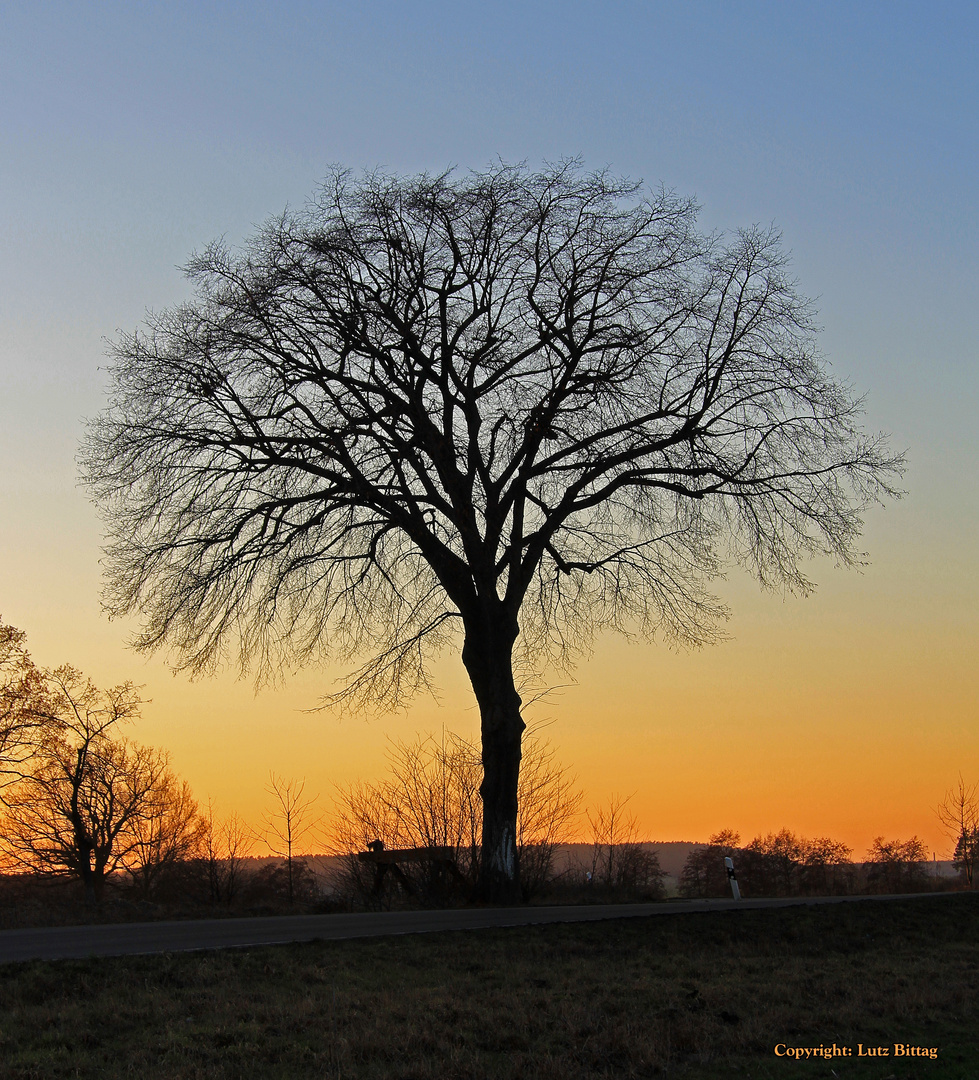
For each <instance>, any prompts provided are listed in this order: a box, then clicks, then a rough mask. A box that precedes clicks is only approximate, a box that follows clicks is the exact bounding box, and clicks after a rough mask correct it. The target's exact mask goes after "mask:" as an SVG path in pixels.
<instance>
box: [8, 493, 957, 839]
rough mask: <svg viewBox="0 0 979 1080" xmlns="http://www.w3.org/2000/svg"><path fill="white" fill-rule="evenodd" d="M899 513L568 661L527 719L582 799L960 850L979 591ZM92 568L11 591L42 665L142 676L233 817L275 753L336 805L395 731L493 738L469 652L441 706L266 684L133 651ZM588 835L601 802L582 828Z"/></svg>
mask: <svg viewBox="0 0 979 1080" xmlns="http://www.w3.org/2000/svg"><path fill="white" fill-rule="evenodd" d="M902 514H903V509H898V510H897V511H893V512H892V511H889V512H888V515H885V516H884V518H883V519H881V520H877V519H875V522H874V529H873V531H874V532H875V533H876V534H877V535H876V536H875V537H874V538H873V540H875V541H877V543H876V545H874V544H872V545H871V546H877V547H878V548H879V549H880V557H879V559H878V562H877V563H875V564H874V565H872V566H870V567H869V568H868V569H867V570H866V571H865V572H864V573H862V574H856V573H851V572H843V571H838V570H836V569H834V568H832V567H831V566H820V567H819V568H818V571H819V572H818V578H819V580H820V588H819V590H818V591H817V593H816V594H815V595H814V596H812V597H810V598H808V599H800V598H798V597H788V598H785V599H783V598H781V597H779V596H773V595H771V594H765V593H762V592H760V591H759V590H758V589H757V587H756V586H755V585H754V584H753V583H752V582H750V581H748V580H746V579H744V578H743V577H737V576H735V577H733V578H732V580H731V581H729V582H727V583H722V585H723V593H724V596H725V599H726V600H727V601H728V602H729V603H730V605H731V607H732V612H733V615H732V620H731V622H730V624H729V626H728V632H729V635H730V637H729V640H727V641H726V642H724V643H722V644H720V645H718V646H715V647H710V648H705V649H702V650H695V651H686V652H685V651H679V652H677V651H673V650H670V649H668V648H666V647H665V646H663V645H662V644H658V643H655V642H654V643H648V642H629V641H624V640H622V639H621V638H617V637H614V636H606V637H603V638H601V639H600V640H598V641H597V642H596V647H595V652H594V655H593V656H592V657H591V658H589V659H587V660H585V661H583V662H582V663H580V664H579V665H578V667H577V669H576V670H575V672H574V679H573V681H571V680H569V678H568V677H566V676H563V675H561V674H560V673H556V674H554V673H552V674H551V675H550V676H549V681H550V682H551V683H552V685H556V686H558V688H557V689H555V690H554V691H553V692H552V693H551V694H550V695H548V696H547V697H546V698H545V699H544V700H542V701H540V702H538V703H537V704H535V705H533V706H532V707H531V708H530V709H529V710H528V720H529V722H530V724H531V726H532V727H533V726H535V725H546V726H544V727H542V728H539V730H541V732H542V734H543V735H544V736H545V737H546V738H548V739H549V740H550V742H551V743H552V744H553V745H554V747H555V748H556V750H557V754H558V758H559V759H560V761H562V762H563V763H565V764H566V765H567V766H568V767H569V768H570V770H571V771H572V772H573V773H574V774H576V775H577V777H578V782H579V786H580V788H581V789H582V791H583V792H584V795H585V801H586V805H588V806H591V807H595V806H598V805H600V804H602V803H604V802H607V800H608V799H609V798H611V797H612V796H613V795H619V796H622V797H625V796H631V802H630V804H629V808H630V810H631V812H633V813H634V814H635V817H636V819H637V823H638V826H639V830H640V833H641V834H642V835H643V836H644V837H647V838H649V839H657V840H698V841H703V840H706V838H707V836H708V835H709V834H710V833H712V832H715V831H717V830H719V829H721V828H734V829H736V830H738V831H739V832H740V833H741V837H742V840H743V841H747V840H749V839H750V838H751V837H753V836H755V835H757V834H759V833H762V834H764V833H768V832H772V831H776V830H778V829H779V828H781V827H783V826H784V827H787V828H789V829H791V830H792V831H794V832H796V833H798V834H802V835H805V836H831V837H834V838H836V839H840V840H843V841H845V842H846V843H847V844H849V845H850V846H851V847H852V848H853V849H854V857H855V858H861V857H862V856H863V855H864V853H865V852H866V849H867V847H868V846H869V844H870V842H871V841H872V839H873V838H874V837H875V836H877V835H881V834H882V835H884V836H885V837H887V838H895V837H899V838H901V839H905V838H907V837H909V836H911V835H912V834H917V835H918V836H920V837H921V838H922V839H924V840H925V842H926V844H927V845H928V847H929V850H930V851H935V852H937V855H938V857H939V858H941V857H943V856H947V855H948V853H949V850H950V845H949V842H948V840H947V839H946V838H945V837H944V836H943V834H942V832H941V829H940V827H939V824H938V821H937V818H936V816H935V814H934V807H935V806H936V804H937V802H938V801H939V800H940V799H941V798H942V796H943V794H944V792H945V791H946V789H948V788H949V787H951V786H952V785H953V784H954V783H955V782H956V780H957V777H958V774H959V772H961V773H962V774H963V775H964V776H965V777H966V779H967V780H968V779H969V778H970V777H971V779H972V780H975V779H977V776H979V725H977V724H976V702H977V700H979V674H977V666H976V665H975V664H974V642H975V640H976V621H977V616H976V611H977V605H976V604H974V603H973V602H972V601H971V592H970V589H971V583H970V582H969V581H968V579H963V580H962V581H961V586H960V588H959V589H958V590H957V591H956V592H955V593H954V595H953V592H952V589H951V586H950V585H949V584H948V579H947V578H946V579H944V580H945V581H946V584H945V585H944V586H943V585H942V579H941V575H940V573H939V571H940V570H941V568H940V567H936V565H935V564H934V561H932V562H931V563H930V564H927V566H926V564H923V563H922V564H920V565H921V566H922V569H921V570H920V571H918V570H916V574H917V587H916V588H914V589H911V588H908V574H907V569H906V568H907V566H908V565H909V561H908V554H907V551H906V550H905V548H904V545H906V538H905V539H903V540H902V539H901V538H900V535H899V534H900V532H901V529H900V528H897V529H892V533H893V535H890V534H888V533H887V531H886V530H885V529H884V522H885V521H886V523H887V525H888V527H889V528H891V526H892V522H893V521H895V520H896V522H897V524H898V525H900V520H901V517H902ZM915 554H916V553H914V552H912V560H913V557H914V555H915ZM955 557H956V556H955V554H954V552H950V553H949V556H948V558H949V559H952V560H954V558H955ZM962 558H963V560H964V554H963V555H962ZM929 574H930V575H932V578H931V580H921V579H922V578H927V577H928V575H929ZM84 579H85V581H84V588H82V589H81V590H80V591H79V593H78V594H76V595H75V597H74V600H73V602H74V603H75V604H77V607H74V608H73V607H72V605H71V604H68V603H65V605H64V608H63V611H62V612H61V613H59V610H58V608H57V605H56V604H55V603H54V601H53V600H52V599H51V598H50V597H49V600H48V603H49V605H50V606H48V607H45V606H44V605H43V604H40V603H38V596H39V593H38V591H37V590H36V589H33V588H32V587H31V583H30V578H29V577H27V578H23V577H22V578H21V579H20V580H19V581H18V582H17V583H16V584H17V586H19V588H9V587H8V589H7V592H8V594H9V593H10V592H13V593H15V594H19V595H16V596H15V599H16V600H17V601H18V602H17V603H15V604H14V608H16V609H17V611H15V610H14V608H10V609H5V610H4V611H3V616H4V619H5V621H7V622H12V623H14V624H15V625H20V626H21V628H23V629H25V630H27V631H28V640H29V644H30V646H31V649H32V652H33V653H34V656H35V659H36V660H37V662H39V663H42V664H52V665H53V664H57V663H61V662H65V661H69V662H72V663H74V664H75V665H76V666H78V667H80V668H82V670H84V671H85V672H86V673H87V674H90V675H91V676H92V678H93V679H95V681H96V682H97V683H99V684H100V685H109V684H111V683H116V682H119V681H122V680H123V679H126V678H128V679H132V680H133V681H135V682H137V683H141V684H145V686H146V696H147V697H148V698H149V699H151V700H149V701H148V702H147V704H146V705H145V707H144V709H143V716H142V718H141V719H140V720H139V721H138V723H137V724H136V725H134V727H133V729H132V731H131V734H132V735H133V736H134V737H135V738H137V739H139V740H140V741H144V742H147V743H150V744H151V745H155V746H162V747H165V748H167V749H168V750H169V751H170V753H171V755H172V760H173V764H174V766H175V768H176V769H177V770H178V771H179V772H180V773H181V775H183V776H184V777H185V778H186V779H187V780H188V781H189V782H190V784H191V786H192V787H193V789H194V791H195V794H196V795H197V797H198V798H199V799H200V800H202V801H203V800H206V799H207V798H208V797H210V798H211V799H212V800H213V802H214V806H215V810H216V812H217V813H218V814H219V815H224V814H228V813H231V812H232V811H236V812H238V813H239V814H241V815H242V816H243V817H244V818H245V819H246V820H248V821H250V822H252V823H256V824H257V823H258V822H259V821H260V819H261V816H262V811H263V809H264V808H265V807H266V806H267V805H268V803H269V797H268V796H267V794H266V792H265V788H266V785H267V783H268V774H269V772H270V771H272V770H274V771H275V772H276V773H279V774H281V775H284V776H296V777H300V776H304V777H305V778H306V780H307V792H309V793H310V794H316V793H319V802H318V804H317V805H318V807H320V808H321V809H322V811H323V812H325V813H326V814H327V816H328V814H329V809H330V803H331V801H332V797H333V793H334V791H335V786H336V785H341V786H342V785H344V784H347V783H350V782H352V781H356V780H366V779H376V778H379V777H380V776H382V775H383V774H384V772H385V767H386V756H385V755H386V752H387V749H388V740H389V739H407V740H410V739H412V738H413V737H414V736H415V735H416V734H417V733H436V734H437V733H438V732H439V731H440V730H442V729H443V728H444V729H446V730H448V731H453V732H457V733H459V734H461V735H465V736H468V737H471V738H473V739H475V738H477V737H478V730H479V721H478V715H477V712H476V709H475V705H474V702H473V698H472V695H471V692H470V690H469V688H468V685H467V683H466V679H465V674H464V671H463V669H462V665H461V662H460V661H459V658H458V656H457V655H450V654H447V655H446V656H445V657H443V658H442V659H441V660H440V661H439V662H438V663H437V665H436V680H437V682H438V683H439V684H440V685H441V686H442V688H443V694H442V697H441V702H440V703H436V702H434V701H432V700H431V699H421V700H419V701H416V702H415V703H414V704H413V705H412V706H411V708H410V709H409V710H408V711H407V712H406V713H404V714H402V715H394V716H386V717H382V718H377V719H371V720H364V719H360V718H357V717H347V718H345V719H337V718H336V717H335V716H334V715H332V714H330V713H322V712H321V713H310V712H306V711H303V710H308V709H310V708H311V707H313V706H315V704H316V702H317V700H318V699H319V698H320V697H321V696H322V694H324V693H325V692H327V691H329V690H330V689H331V687H332V685H333V680H334V678H335V677H336V675H337V674H338V673H339V672H337V671H322V670H307V671H303V672H300V673H298V674H296V675H293V676H291V677H289V678H287V679H286V680H285V681H284V685H283V686H281V687H278V688H265V689H262V690H261V691H259V692H258V693H256V692H255V691H254V688H253V686H252V685H251V684H250V683H248V682H247V681H239V680H236V679H235V678H234V676H233V675H232V674H230V673H226V674H223V675H220V676H218V677H217V678H214V679H201V680H199V681H196V682H191V681H189V680H188V679H187V678H186V677H185V676H183V675H177V676H172V675H170V674H169V672H168V670H167V668H166V666H165V664H164V663H163V661H162V659H159V658H152V659H150V660H148V661H147V660H143V659H142V658H139V657H137V656H134V655H133V654H132V653H130V652H128V651H126V650H124V649H123V648H122V647H121V645H120V637H121V634H120V628H119V627H118V626H117V625H116V624H109V623H106V622H105V621H104V620H102V619H100V618H98V617H97V616H96V615H95V614H94V610H93V609H94V607H95V603H94V601H95V597H96V590H97V581H96V578H95V575H94V573H92V571H91V570H89V571H88V572H87V573H86V574H85V575H84ZM6 584H7V586H12V585H14V582H13V581H12V580H11V581H8V582H7V583H6ZM86 601H87V602H86ZM31 607H33V611H28V610H27V609H28V608H31ZM59 614H60V622H59ZM15 615H18V616H28V617H27V618H24V617H14V616H15ZM559 684H567V685H564V686H560V685H559ZM587 832H588V827H587V821H586V820H585V819H584V818H583V819H582V821H581V827H580V832H579V837H578V838H579V839H587ZM312 846H314V847H316V846H317V841H315V840H314V841H313V844H312Z"/></svg>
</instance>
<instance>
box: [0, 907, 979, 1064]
mask: <svg viewBox="0 0 979 1080" xmlns="http://www.w3.org/2000/svg"><path fill="white" fill-rule="evenodd" d="M0 1017H2V1019H0V1077H4V1078H17V1080H27V1078H32V1080H34V1078H36V1080H42V1078H43V1080H57V1078H61V1077H100V1078H102V1077H109V1078H111V1077H128V1076H138V1077H142V1078H147V1080H155V1078H167V1080H176V1078H192V1077H193V1078H199V1077H208V1078H212V1077H213V1078H220V1080H231V1078H239V1077H242V1078H244V1077H248V1078H251V1077H256V1078H262V1080H265V1078H269V1080H278V1078H283V1080H284V1078H289V1080H295V1078H306V1077H310V1078H312V1077H316V1078H331V1077H335V1078H341V1077H342V1078H351V1080H375V1078H377V1080H380V1078H384V1080H388V1078H395V1080H452V1078H460V1080H461V1078H467V1080H468V1078H480V1077H492V1078H500V1080H504V1078H505V1080H516V1078H528V1080H530V1078H534V1080H537V1078H540V1080H544V1078H548V1080H569V1078H577V1077H582V1078H584V1077H589V1078H591V1077H609V1078H612V1077H615V1078H619V1077H623V1078H629V1077H646V1076H655V1075H662V1074H664V1073H665V1074H667V1075H671V1076H677V1077H681V1078H691V1080H692V1078H707V1077H710V1078H713V1077H718V1076H725V1075H732V1074H733V1075H738V1076H750V1077H755V1078H767V1077H779V1078H786V1080H794V1078H795V1077H803V1076H804V1077H807V1078H809V1077H811V1078H817V1077H827V1078H829V1077H832V1076H834V1075H836V1076H840V1077H849V1078H875V1080H883V1078H885V1077H894V1078H895V1080H903V1078H905V1077H919V1076H929V1077H943V1078H955V1080H975V1078H976V1077H979V1052H977V1047H976V1032H979V896H975V895H959V896H948V897H939V898H935V899H925V900H909V901H899V902H890V903H876V902H870V901H868V902H865V903H860V904H852V905H840V906H826V907H814V908H795V909H782V910H771V911H741V912H733V913H712V914H704V915H685V916H659V917H655V918H651V919H629V920H622V921H619V922H610V923H582V924H577V925H575V924H563V925H552V926H543V927H526V928H518V929H510V930H484V931H471V932H457V933H446V934H434V935H424V936H411V937H401V938H388V939H373V940H367V941H350V942H317V943H313V944H308V945H294V946H280V947H275V948H260V949H250V950H236V951H225V952H214V953H199V954H183V955H172V956H162V957H132V958H115V959H103V960H89V961H62V962H58V963H31V964H21V965H7V966H5V967H2V968H0ZM834 1041H835V1042H836V1043H837V1044H838V1045H846V1046H852V1047H854V1048H856V1046H857V1044H858V1043H863V1044H864V1046H868V1045H877V1044H878V1043H879V1044H881V1045H885V1046H892V1045H893V1043H894V1042H902V1043H914V1044H917V1045H922V1046H929V1047H932V1046H936V1047H938V1048H939V1050H940V1056H939V1058H938V1060H937V1061H934V1062H933V1061H928V1060H924V1061H921V1060H918V1059H915V1060H908V1059H904V1060H901V1059H893V1058H892V1059H889V1060H886V1061H866V1060H860V1061H858V1060H857V1059H855V1058H854V1059H849V1060H846V1061H842V1062H841V1061H840V1060H839V1059H834V1061H832V1062H824V1061H822V1060H818V1061H809V1062H805V1063H802V1064H798V1065H796V1064H794V1063H792V1062H789V1061H786V1060H785V1059H777V1058H776V1057H775V1056H774V1054H773V1048H774V1046H775V1044H776V1043H779V1042H784V1043H787V1044H789V1045H792V1046H813V1045H819V1044H820V1043H832V1042H834ZM834 1070H835V1071H834Z"/></svg>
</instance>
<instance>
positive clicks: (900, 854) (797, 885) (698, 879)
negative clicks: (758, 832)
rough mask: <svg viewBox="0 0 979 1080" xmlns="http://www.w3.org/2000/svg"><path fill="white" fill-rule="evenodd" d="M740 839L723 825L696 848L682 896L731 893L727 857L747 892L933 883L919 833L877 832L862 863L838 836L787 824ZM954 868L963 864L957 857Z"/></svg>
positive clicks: (836, 892)
mask: <svg viewBox="0 0 979 1080" xmlns="http://www.w3.org/2000/svg"><path fill="white" fill-rule="evenodd" d="M740 839H741V838H740V836H739V834H738V833H736V832H734V831H733V830H732V829H724V830H722V831H721V832H718V833H715V834H714V835H713V836H711V837H710V839H709V840H708V842H707V844H705V845H704V846H702V847H698V848H695V849H694V850H693V851H692V852H691V853H690V854H689V855H688V856H687V860H686V862H685V864H684V866H683V870H682V871H681V874H680V881H679V890H680V895H681V896H686V897H712V896H715V897H721V896H730V895H731V887H730V882H729V881H728V876H727V871H726V869H725V864H724V859H725V857H730V858H731V859H732V860H733V861H734V866H735V872H736V873H737V877H738V884H739V887H740V889H741V892H742V894H743V895H744V896H746V897H749V896H845V895H847V894H850V893H857V892H865V893H905V892H920V891H925V890H927V889H929V888H930V887H932V885H933V884H934V879H933V877H932V875H931V874H930V872H929V865H928V861H927V860H928V852H927V850H926V848H925V845H924V842H923V841H922V840H920V839H919V838H918V837H917V836H912V837H911V838H910V839H908V840H885V839H884V837H883V836H878V837H877V838H876V839H875V840H874V842H873V843H872V844H871V846H870V849H869V851H868V852H867V855H866V858H865V859H864V861H863V862H854V861H853V859H852V856H853V851H852V849H851V848H849V847H848V846H847V845H846V844H844V843H842V842H841V841H839V840H831V839H830V838H829V837H825V836H823V837H816V838H811V839H810V838H807V837H804V836H796V835H795V834H794V833H792V832H790V831H789V830H788V829H782V830H780V831H779V832H777V833H769V834H768V835H767V836H756V837H755V838H754V839H753V840H752V841H751V842H750V843H748V844H745V845H744V846H742V845H741V842H740ZM955 867H956V869H960V865H959V863H958V862H956V863H955ZM967 883H968V882H967Z"/></svg>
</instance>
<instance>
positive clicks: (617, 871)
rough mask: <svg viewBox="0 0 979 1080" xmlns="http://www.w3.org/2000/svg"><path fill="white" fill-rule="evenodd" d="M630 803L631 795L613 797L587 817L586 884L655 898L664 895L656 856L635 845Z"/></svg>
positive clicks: (635, 825)
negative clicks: (588, 872) (589, 840)
mask: <svg viewBox="0 0 979 1080" xmlns="http://www.w3.org/2000/svg"><path fill="white" fill-rule="evenodd" d="M631 800H632V796H631V795H628V796H626V797H625V798H622V797H621V796H619V795H613V796H612V798H611V799H610V800H609V801H608V803H606V804H605V805H604V806H600V807H599V808H598V809H597V810H596V811H595V812H594V813H592V812H589V813H588V814H587V817H588V824H589V825H590V826H591V833H592V855H591V877H590V880H591V881H592V882H593V883H594V884H595V885H598V886H600V887H603V888H605V889H608V890H609V891H610V892H613V893H614V892H621V891H622V890H629V891H640V892H642V893H643V894H644V895H646V896H653V897H659V896H662V895H664V892H665V890H664V888H663V881H662V879H663V871H662V870H661V869H660V865H659V856H658V855H657V854H656V853H655V852H653V851H648V850H646V849H645V848H644V847H643V846H642V844H641V843H640V842H639V839H638V837H639V829H638V825H637V823H636V818H635V815H634V814H632V813H631V812H629V811H628V810H627V809H626V807H627V806H628V804H629V802H630V801H631Z"/></svg>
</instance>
